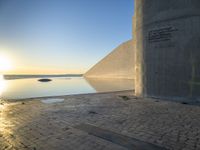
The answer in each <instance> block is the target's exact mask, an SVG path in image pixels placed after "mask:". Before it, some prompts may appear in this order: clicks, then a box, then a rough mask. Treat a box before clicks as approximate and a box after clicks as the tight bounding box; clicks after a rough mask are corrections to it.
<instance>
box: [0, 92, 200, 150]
mask: <svg viewBox="0 0 200 150" xmlns="http://www.w3.org/2000/svg"><path fill="white" fill-rule="evenodd" d="M125 95H126V96H127V97H126V96H125ZM59 98H64V99H65V100H64V101H63V102H59V103H52V104H45V103H42V102H41V99H45V98H41V99H39V98H38V99H34V100H31V101H28V100H26V101H24V102H22V101H20V102H12V103H9V102H4V104H0V150H29V149H30V150H125V149H127V148H126V147H123V146H122V145H119V144H116V143H114V142H111V141H108V140H105V139H102V138H99V137H96V136H93V135H90V134H88V133H87V132H85V131H82V130H79V129H77V128H75V127H76V126H78V125H80V124H90V125H94V126H96V127H98V128H101V129H105V130H108V131H111V132H115V133H117V134H120V135H124V136H128V137H130V138H135V139H138V140H140V141H144V142H148V143H152V144H154V145H157V146H161V147H164V148H167V149H171V150H173V149H175V150H200V107H199V106H192V105H183V104H179V103H173V102H166V101H158V100H153V99H139V98H136V97H134V96H132V95H130V92H119V93H105V94H90V95H77V96H65V97H59Z"/></svg>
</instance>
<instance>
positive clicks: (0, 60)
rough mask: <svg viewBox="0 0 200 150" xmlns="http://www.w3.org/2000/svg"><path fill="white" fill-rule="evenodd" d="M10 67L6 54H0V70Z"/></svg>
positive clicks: (6, 69)
mask: <svg viewBox="0 0 200 150" xmlns="http://www.w3.org/2000/svg"><path fill="white" fill-rule="evenodd" d="M11 68H12V65H11V61H10V60H9V58H8V57H7V56H4V55H1V54H0V72H2V71H8V70H10V69H11Z"/></svg>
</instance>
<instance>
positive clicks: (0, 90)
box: [0, 75, 6, 98]
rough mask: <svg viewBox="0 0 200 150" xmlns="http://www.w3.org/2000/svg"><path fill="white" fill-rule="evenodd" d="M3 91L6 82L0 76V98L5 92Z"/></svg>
mask: <svg viewBox="0 0 200 150" xmlns="http://www.w3.org/2000/svg"><path fill="white" fill-rule="evenodd" d="M5 89H6V82H5V80H4V77H3V75H0V98H1V96H2V94H3V92H4V91H5Z"/></svg>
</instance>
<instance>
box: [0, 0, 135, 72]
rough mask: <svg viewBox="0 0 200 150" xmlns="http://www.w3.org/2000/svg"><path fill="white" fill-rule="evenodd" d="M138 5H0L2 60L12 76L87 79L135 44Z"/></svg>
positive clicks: (8, 0)
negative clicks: (119, 50) (77, 76)
mask: <svg viewBox="0 0 200 150" xmlns="http://www.w3.org/2000/svg"><path fill="white" fill-rule="evenodd" d="M133 3H134V2H133V0H0V55H1V53H3V55H6V56H7V59H9V60H10V61H12V62H11V63H12V70H10V71H9V73H40V74H41V73H84V72H85V71H87V70H88V69H89V68H90V67H92V66H93V65H94V64H95V63H97V62H98V61H99V60H100V59H102V58H103V57H104V56H106V55H107V54H108V53H110V52H111V51H112V50H113V49H114V48H115V47H116V46H118V45H119V44H121V43H122V42H124V41H126V40H129V39H131V34H132V16H133V7H134V6H133ZM0 65H2V64H0Z"/></svg>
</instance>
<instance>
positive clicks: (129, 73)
mask: <svg viewBox="0 0 200 150" xmlns="http://www.w3.org/2000/svg"><path fill="white" fill-rule="evenodd" d="M132 64H134V41H133V40H130V41H127V42H124V43H123V44H121V45H120V46H118V47H117V48H116V49H114V50H113V51H112V52H111V53H110V54H109V55H107V56H106V57H105V58H103V59H102V60H101V61H100V62H98V63H97V64H96V65H94V66H93V67H92V68H91V69H90V70H89V71H87V72H86V73H85V74H84V76H85V77H86V78H120V79H134V66H133V65H132ZM133 84H134V83H133Z"/></svg>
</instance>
